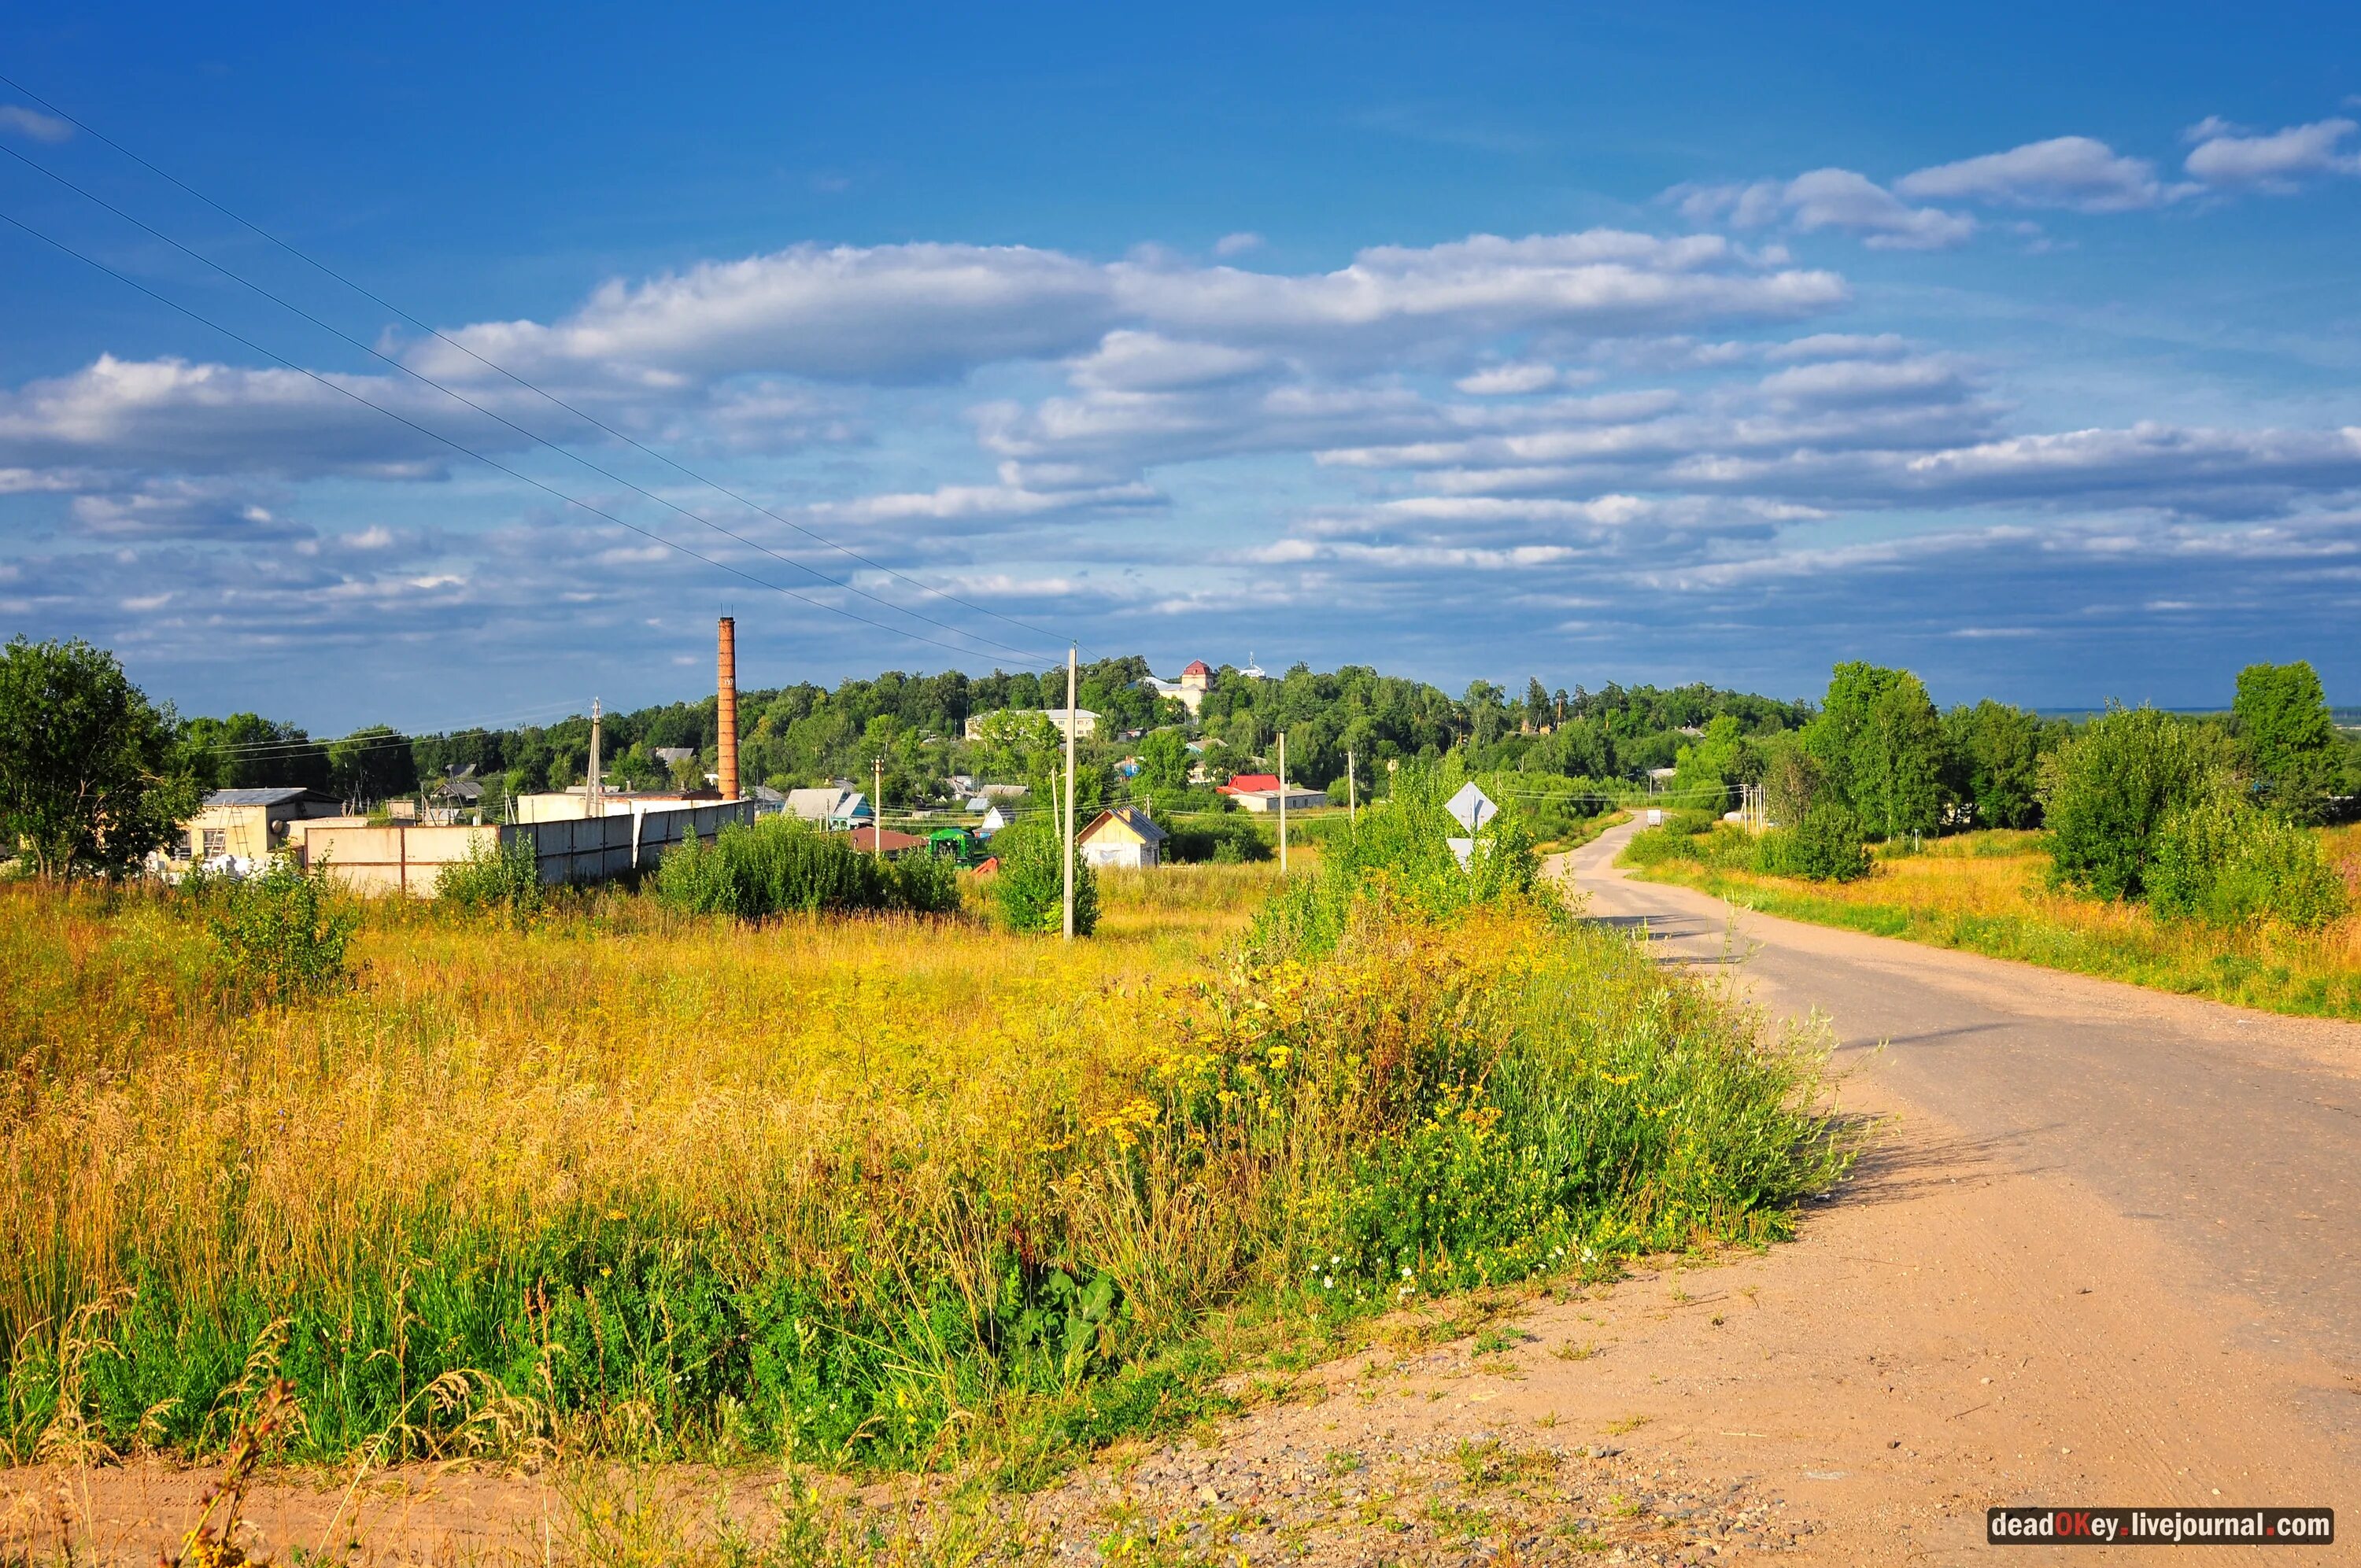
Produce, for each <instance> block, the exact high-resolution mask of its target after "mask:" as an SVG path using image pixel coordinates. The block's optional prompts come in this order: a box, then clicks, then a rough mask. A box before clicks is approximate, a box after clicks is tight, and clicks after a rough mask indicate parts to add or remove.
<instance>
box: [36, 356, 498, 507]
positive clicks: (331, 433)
mask: <svg viewBox="0 0 2361 1568" xmlns="http://www.w3.org/2000/svg"><path fill="white" fill-rule="evenodd" d="M322 379H324V380H326V381H329V382H333V383H335V385H333V386H324V385H322V382H321V380H315V379H313V378H311V377H309V376H304V375H300V374H298V373H297V372H295V371H292V370H280V369H260V370H257V369H242V368H238V367H232V366H226V365H202V364H191V363H190V362H188V361H186V360H181V359H152V360H129V359H117V358H115V356H112V355H102V356H99V358H98V359H97V360H96V361H94V362H93V364H92V365H90V366H89V367H87V368H86V369H83V370H80V371H77V372H75V373H74V374H72V375H70V376H61V377H57V378H49V379H45V380H38V381H34V382H31V383H28V384H27V385H26V386H25V387H23V388H20V389H17V390H16V391H14V392H0V463H9V464H23V465H25V466H34V467H40V466H59V465H66V464H76V463H83V464H93V465H95V464H138V465H141V466H149V467H162V468H173V469H179V470H181V471H191V472H197V473H220V472H227V471H243V472H251V473H270V474H284V475H319V474H349V475H357V476H364V477H378V478H400V477H418V476H420V475H423V474H429V473H437V472H440V471H441V469H442V466H443V463H444V460H445V458H446V457H448V456H449V455H451V454H450V450H449V448H447V447H445V446H443V445H442V444H439V443H437V442H435V441H434V440H432V439H431V438H429V437H427V436H425V435H423V434H420V433H418V432H417V431H414V430H410V429H405V428H404V427H403V426H401V425H400V424H398V423H396V422H393V421H391V420H389V419H387V418H386V417H385V416H384V415H383V414H381V413H379V412H376V411H372V410H371V409H370V408H369V407H368V406H365V402H363V401H356V400H355V399H354V398H353V397H347V396H346V395H345V394H344V393H343V392H341V391H339V390H337V388H338V387H343V388H346V389H351V390H352V391H353V392H354V393H355V394H357V396H358V397H359V398H361V399H363V400H366V402H368V403H376V404H378V405H379V406H381V407H390V408H398V409H400V410H401V411H403V412H405V413H409V414H412V415H413V416H419V417H423V418H434V419H436V420H437V421H438V422H440V423H442V424H444V425H445V426H446V427H449V428H451V429H453V430H454V431H455V432H456V433H460V434H464V435H467V436H471V437H474V438H477V439H481V438H482V437H484V436H485V435H486V434H487V432H486V431H485V429H484V428H483V427H484V426H485V425H486V424H488V423H489V422H486V421H483V420H482V419H481V417H480V416H478V415H473V414H469V415H468V416H467V420H468V422H460V421H457V420H454V419H451V418H450V417H449V416H448V414H447V413H446V410H449V409H456V408H457V405H456V404H452V403H450V402H449V400H446V399H444V398H443V397H442V396H441V395H440V394H439V393H434V392H433V391H432V390H431V389H414V388H412V387H409V386H405V385H402V384H400V383H394V382H390V381H389V380H387V379H386V378H381V377H367V376H343V375H334V374H331V375H327V376H324V378H322ZM422 392H423V394H424V395H423V396H422V395H421V393H422ZM429 400H432V403H433V404H440V405H443V406H442V407H432V406H430V403H429ZM459 412H461V413H466V412H467V411H465V410H459ZM514 439H515V438H514V437H513V436H511V440H514Z"/></svg>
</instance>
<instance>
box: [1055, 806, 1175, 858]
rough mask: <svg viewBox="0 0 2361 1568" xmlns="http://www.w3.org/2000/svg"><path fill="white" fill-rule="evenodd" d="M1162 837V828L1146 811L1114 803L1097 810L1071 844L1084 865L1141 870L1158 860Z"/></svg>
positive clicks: (1163, 834) (1163, 836)
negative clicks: (1096, 813)
mask: <svg viewBox="0 0 2361 1568" xmlns="http://www.w3.org/2000/svg"><path fill="white" fill-rule="evenodd" d="M1164 839H1165V832H1164V829H1163V828H1159V827H1158V826H1157V825H1156V823H1155V822H1154V820H1152V819H1151V818H1150V817H1148V814H1147V813H1146V812H1144V811H1142V810H1140V809H1139V808H1138V807H1137V806H1109V807H1108V808H1107V809H1106V810H1104V811H1102V812H1100V813H1099V814H1098V816H1097V817H1095V818H1094V819H1093V821H1092V823H1091V825H1090V826H1089V827H1087V828H1083V829H1082V836H1081V837H1080V838H1079V839H1076V840H1075V841H1074V843H1075V849H1076V850H1077V851H1078V852H1079V853H1080V854H1081V855H1082V861H1083V863H1084V864H1085V865H1093V866H1104V867H1109V868H1112V869H1115V870H1122V871H1145V870H1148V869H1150V868H1152V867H1154V866H1157V865H1159V864H1160V863H1161V862H1162V860H1163V854H1164Z"/></svg>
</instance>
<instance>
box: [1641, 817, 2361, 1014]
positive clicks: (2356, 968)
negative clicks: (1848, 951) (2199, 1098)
mask: <svg viewBox="0 0 2361 1568" xmlns="http://www.w3.org/2000/svg"><path fill="white" fill-rule="evenodd" d="M2323 837H2324V839H2325V842H2326V848H2327V850H2328V853H2329V856H2330V858H2331V860H2332V861H2334V862H2336V863H2337V864H2338V865H2339V866H2340V867H2341V869H2342V870H2343V872H2344V873H2345V880H2346V882H2347V883H2348V884H2349V885H2351V886H2352V887H2353V889H2354V891H2355V894H2356V902H2361V826H2355V827H2346V828H2336V829H2333V830H2330V831H2329V832H2327V833H2326V834H2325V835H2324V836H2323ZM2041 842H2042V840H2041V835H2040V834H2038V833H2010V832H1982V833H1969V834H1962V835H1960V836H1959V837H1957V838H1951V839H1937V840H1934V841H1932V842H1930V843H1928V844H1927V847H1926V849H1925V850H1924V851H1923V852H1922V853H1919V854H1916V855H1909V854H1900V855H1884V856H1881V857H1880V859H1879V861H1878V862H1877V869H1876V871H1875V872H1874V874H1872V875H1871V876H1869V877H1866V878H1864V879H1862V880H1861V881H1860V882H1855V883H1806V882H1801V881H1797V880H1795V879H1793V878H1787V877H1773V876H1763V875H1762V874H1760V873H1757V872H1748V871H1740V870H1733V869H1730V868H1727V867H1705V866H1700V865H1698V864H1696V863H1694V862H1686V861H1668V862H1666V863H1664V864H1663V865H1661V866H1657V867H1654V868H1652V869H1650V870H1646V871H1642V872H1640V873H1639V874H1641V875H1642V876H1652V877H1656V878H1659V879H1661V880H1665V881H1676V882H1681V883H1687V884H1688V885H1690V886H1694V887H1699V888H1702V889H1704V890H1706V891H1708V892H1710V893H1713V894H1716V895H1718V896H1721V897H1727V898H1730V899H1732V900H1734V901H1736V902H1738V903H1741V904H1743V905H1748V906H1750V907H1752V908H1757V909H1761V910H1763V912H1764V913H1766V914H1772V915H1782V916H1789V917H1791V918H1795V919H1799V920H1813V921H1817V922H1819V923H1821V924H1823V925H1833V926H1843V927H1850V928H1852V929H1854V930H1861V931H1869V932H1873V933H1875V934H1877V935H1879V936H1886V937H1900V938H1905V939H1907V940H1910V941H1917V942H1927V943H1930V944H1932V945H1934V946H1938V947H1950V948H1967V949H1970V950H1971V951H1976V952H1982V953H1989V954H1992V955H1993V956H1994V957H1998V958H2007V959H2022V960H2025V961H2026V962H2031V963H2038V964H2044V965H2047V966H2048V967H2050V968H2053V969H2063V970H2075V971H2077V972H2081V973H2085V974H2095V975H2103V976H2107V977H2109V978H2112V979H2116V980H2125V981H2132V982H2134V983H2136V984H2140V985H2147V986H2153V987H2156V988H2158V989H2160V990H2166V991H2176V992H2185V993H2188V994H2192V995H2202V996H2212V997H2215V998H2218V999H2220V1000H2222V1001H2225V1002H2235V1003H2242V1004H2244V1005H2246V1006H2252V1007H2261V1008H2267V1009H2269V1010H2271V1011H2274V1012H2282V1013H2294V1014H2312V1015H2325V1016H2332V1017H2361V915H2356V916H2348V917H2347V918H2345V919H2344V920H2342V921H2339V922H2337V923H2336V924H2334V925H2333V926H2331V927H2328V928H2327V929H2325V930H2323V931H2316V932H2306V931H2294V930H2287V929H2281V928H2271V927H2257V928H2246V929H2240V930H2231V931H2224V930H2219V929H2216V928H2215V927H2210V926H2204V925H2199V924H2195V923H2192V922H2187V921H2170V920H2162V919H2158V917H2156V916H2153V915H2151V914H2150V913H2149V912H2148V910H2147V908H2146V906H2144V905H2137V904H2119V903H2113V902H2109V901H2106V900H2103V899H2093V898H2085V897H2081V896H2080V895H2077V894H2071V893H2068V892H2063V891H2059V890H2055V889H2052V888H2050V887H2049V886H2048V871H2049V857H2048V854H2047V852H2045V851H2044V850H2043V849H2042V847H2041Z"/></svg>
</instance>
